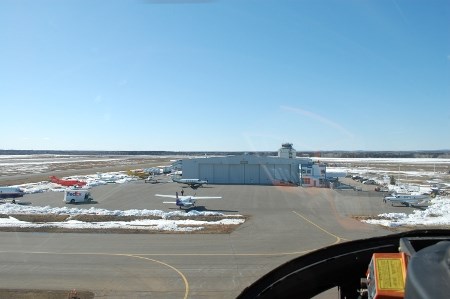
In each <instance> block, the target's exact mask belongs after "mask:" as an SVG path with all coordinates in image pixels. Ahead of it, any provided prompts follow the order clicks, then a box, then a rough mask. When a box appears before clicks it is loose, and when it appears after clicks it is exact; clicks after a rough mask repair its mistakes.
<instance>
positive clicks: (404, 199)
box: [383, 194, 430, 207]
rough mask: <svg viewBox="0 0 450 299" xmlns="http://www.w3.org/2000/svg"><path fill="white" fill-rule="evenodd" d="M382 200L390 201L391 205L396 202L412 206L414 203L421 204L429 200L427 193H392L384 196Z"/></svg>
mask: <svg viewBox="0 0 450 299" xmlns="http://www.w3.org/2000/svg"><path fill="white" fill-rule="evenodd" d="M383 201H384V202H387V201H390V202H391V205H394V203H395V202H398V203H400V204H402V205H405V206H407V207H411V206H414V205H416V204H421V203H425V202H428V201H430V198H429V197H428V196H427V195H410V194H392V195H390V196H385V197H384V199H383Z"/></svg>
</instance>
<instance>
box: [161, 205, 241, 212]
mask: <svg viewBox="0 0 450 299" xmlns="http://www.w3.org/2000/svg"><path fill="white" fill-rule="evenodd" d="M169 209H170V210H183V211H186V213H188V212H190V211H197V212H217V213H239V211H232V210H210V209H207V208H206V207H205V206H195V207H190V208H187V209H180V208H169Z"/></svg>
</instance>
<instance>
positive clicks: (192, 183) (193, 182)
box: [172, 178, 208, 190]
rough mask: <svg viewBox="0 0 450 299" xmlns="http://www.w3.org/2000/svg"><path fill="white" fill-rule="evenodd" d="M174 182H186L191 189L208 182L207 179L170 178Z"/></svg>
mask: <svg viewBox="0 0 450 299" xmlns="http://www.w3.org/2000/svg"><path fill="white" fill-rule="evenodd" d="M172 180H173V181H174V182H177V183H181V184H186V185H189V187H191V188H192V189H194V190H195V189H197V188H198V187H201V186H202V185H203V184H208V181H206V180H200V179H175V178H173V179H172Z"/></svg>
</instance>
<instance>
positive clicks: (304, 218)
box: [292, 211, 348, 245]
mask: <svg viewBox="0 0 450 299" xmlns="http://www.w3.org/2000/svg"><path fill="white" fill-rule="evenodd" d="M292 212H293V213H294V214H295V215H297V216H299V217H300V218H302V219H303V220H305V221H306V222H308V223H309V224H311V225H313V226H315V227H316V228H318V229H320V230H321V231H323V232H324V233H326V234H327V235H330V236H332V237H334V238H336V241H335V242H334V243H333V244H332V245H334V244H338V243H340V242H341V241H348V240H347V239H344V238H341V237H339V236H336V235H335V234H333V233H330V232H329V231H327V230H326V229H324V228H322V227H320V226H319V225H317V224H315V223H314V222H312V221H311V220H309V219H308V218H306V217H305V216H303V215H301V214H299V213H297V212H296V211H292Z"/></svg>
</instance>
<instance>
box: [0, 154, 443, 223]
mask: <svg viewBox="0 0 450 299" xmlns="http://www.w3.org/2000/svg"><path fill="white" fill-rule="evenodd" d="M320 160H321V162H339V163H342V162H344V163H348V165H347V166H346V167H328V169H327V171H332V172H346V173H361V174H366V173H368V172H369V169H370V173H372V174H373V173H376V175H374V176H376V178H377V180H380V178H382V180H386V176H387V175H388V174H389V173H390V172H391V171H392V169H389V170H386V169H382V168H379V169H377V167H376V166H374V165H380V163H386V162H389V163H390V164H394V165H397V164H398V165H400V166H399V167H400V168H402V167H403V166H404V165H408V167H409V168H411V166H413V165H417V168H420V167H421V165H425V164H427V165H433V166H434V165H439V166H442V165H450V159H326V158H321V159H320ZM22 162H23V161H22ZM49 162H50V161H49ZM9 163H10V162H9ZM396 163H397V164H396ZM361 164H363V165H364V164H367V165H371V167H368V168H367V169H365V168H364V167H361ZM32 165H36V164H35V163H33V164H32ZM352 165H353V166H352ZM402 165H403V166H402ZM22 166H24V164H23V163H21V166H20V167H22ZM397 175H398V174H397ZM406 175H407V176H408V175H409V176H411V177H412V176H424V182H427V181H429V184H428V185H426V186H423V185H422V186H417V187H416V189H417V188H418V189H417V192H422V191H423V189H421V188H425V189H426V188H428V189H429V187H430V184H431V183H433V182H439V183H441V184H443V185H445V186H450V182H449V181H447V179H448V177H449V176H448V174H446V173H436V172H433V173H424V172H423V171H420V170H409V172H407V173H406ZM71 178H74V179H80V180H85V181H86V182H88V184H87V186H88V187H89V188H95V186H98V185H102V184H107V183H108V182H109V183H110V182H111V181H114V182H115V183H116V184H120V183H121V184H126V183H127V182H129V181H131V180H134V179H135V178H133V177H130V176H128V175H127V174H125V173H123V172H110V173H96V174H92V175H87V176H71ZM436 178H437V179H436ZM408 186H409V188H412V187H411V186H410V185H408ZM19 187H20V188H22V189H23V190H24V191H25V192H26V193H36V192H58V191H63V190H64V188H63V187H61V186H59V185H57V184H54V183H51V182H39V183H29V184H23V185H19ZM395 188H405V185H403V186H402V185H399V186H391V189H395ZM174 213H179V215H178V216H181V217H186V219H185V220H171V219H170V217H171V216H173V215H174ZM0 214H4V215H16V214H64V215H70V216H75V215H80V214H86V215H115V216H158V217H160V219H157V220H135V221H129V222H126V221H113V222H89V223H86V222H81V221H75V220H71V219H70V217H69V218H68V220H66V221H64V222H55V223H48V222H47V223H31V222H24V221H19V220H17V219H15V218H14V217H11V216H10V217H8V218H0V227H63V228H77V229H80V228H124V229H136V228H139V229H148V230H166V231H193V230H198V229H201V228H202V227H205V226H207V225H227V224H240V223H243V222H244V221H245V220H244V218H243V217H242V216H241V215H236V216H235V217H233V216H230V215H228V216H226V215H224V214H222V213H214V212H197V211H190V212H189V213H185V212H181V213H180V212H164V211H160V210H125V211H122V210H116V211H109V210H104V209H96V208H90V209H77V208H52V207H39V206H26V205H15V204H8V203H6V204H3V205H0ZM198 216H223V217H224V218H226V219H223V220H220V221H219V222H217V221H196V220H195V217H198ZM364 221H365V222H367V223H371V224H379V225H383V226H388V227H396V226H402V225H408V226H414V225H427V226H443V225H444V226H445V225H450V198H449V197H443V196H437V197H436V198H434V199H432V200H431V202H430V205H429V206H428V207H427V208H426V209H425V210H415V211H414V212H413V213H412V214H409V215H407V214H403V213H389V214H382V215H378V217H376V219H371V220H364Z"/></svg>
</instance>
